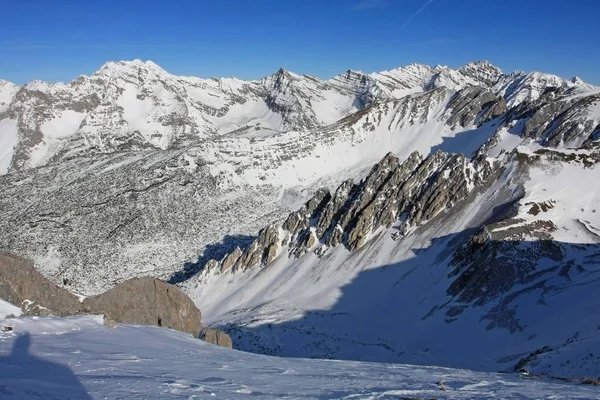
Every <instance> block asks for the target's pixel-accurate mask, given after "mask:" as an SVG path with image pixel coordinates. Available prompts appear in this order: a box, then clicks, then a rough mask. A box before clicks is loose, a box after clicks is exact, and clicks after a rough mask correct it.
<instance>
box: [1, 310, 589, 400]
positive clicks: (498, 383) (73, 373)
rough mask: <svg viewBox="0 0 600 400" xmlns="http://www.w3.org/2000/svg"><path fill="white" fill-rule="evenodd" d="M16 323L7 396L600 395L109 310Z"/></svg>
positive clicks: (7, 355)
mask: <svg viewBox="0 0 600 400" xmlns="http://www.w3.org/2000/svg"><path fill="white" fill-rule="evenodd" d="M0 324H2V325H6V324H7V322H2V323H0ZM10 324H11V326H13V327H14V331H13V332H3V333H0V396H1V397H2V398H6V399H23V400H27V399H39V398H44V399H72V400H76V399H92V398H93V399H124V398H127V399H166V398H188V399H204V398H207V399H208V398H222V399H247V398H250V397H251V398H258V399H403V398H411V399H413V398H417V399H425V398H436V399H480V398H481V399H492V398H501V399H506V398H519V399H556V398H571V399H598V398H600V393H599V392H598V390H597V389H596V388H595V387H593V386H585V385H581V384H578V383H560V382H556V381H550V380H546V379H533V378H531V379H527V378H523V377H519V376H517V375H515V374H491V373H479V372H471V371H468V370H454V369H446V368H439V367H417V366H411V365H399V364H370V363H357V362H347V361H326V360H307V359H285V358H275V357H268V356H261V355H256V354H249V353H243V352H239V351H235V350H229V349H224V348H220V347H217V346H214V345H211V344H207V343H204V342H202V341H200V340H197V339H194V338H192V337H191V336H188V335H185V334H182V333H180V332H177V331H171V330H166V329H161V328H156V327H139V326H130V325H117V327H116V328H108V327H105V326H104V325H102V317H72V318H65V319H56V318H23V319H15V320H11V321H10Z"/></svg>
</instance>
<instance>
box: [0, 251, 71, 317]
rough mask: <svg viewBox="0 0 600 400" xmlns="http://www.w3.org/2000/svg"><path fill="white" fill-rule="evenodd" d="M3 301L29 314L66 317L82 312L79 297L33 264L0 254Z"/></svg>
mask: <svg viewBox="0 0 600 400" xmlns="http://www.w3.org/2000/svg"><path fill="white" fill-rule="evenodd" d="M0 298H2V299H4V300H6V301H8V302H10V303H13V304H16V305H18V306H19V307H21V308H22V310H23V313H24V314H26V315H48V314H53V315H57V316H63V315H71V314H77V313H78V312H79V311H80V310H81V303H80V301H79V299H78V298H77V296H75V295H73V294H72V293H70V292H69V291H67V290H65V289H63V288H61V287H58V286H56V285H55V284H54V283H52V282H51V281H50V280H48V279H47V278H46V277H44V276H43V275H42V274H40V273H39V272H38V271H37V270H36V269H35V268H34V267H33V261H31V260H29V259H27V258H23V257H19V256H17V255H15V254H11V253H8V252H0Z"/></svg>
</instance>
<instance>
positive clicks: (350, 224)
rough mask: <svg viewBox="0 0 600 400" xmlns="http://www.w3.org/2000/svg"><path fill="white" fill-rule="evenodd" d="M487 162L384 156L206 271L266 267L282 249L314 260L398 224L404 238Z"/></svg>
mask: <svg viewBox="0 0 600 400" xmlns="http://www.w3.org/2000/svg"><path fill="white" fill-rule="evenodd" d="M492 170H493V166H492V165H490V163H489V161H488V160H485V159H478V160H474V161H473V162H470V161H468V160H467V159H466V158H465V157H464V156H462V155H450V154H447V153H442V152H437V153H435V154H433V155H431V156H429V157H427V158H426V159H423V158H422V157H421V156H420V155H419V154H418V153H416V152H415V153H413V154H411V156H410V157H409V158H408V159H407V160H406V161H404V162H400V160H399V159H398V157H396V156H394V155H393V154H392V153H388V154H387V155H386V156H385V157H384V158H383V159H382V160H381V161H380V162H379V163H377V164H376V165H375V166H374V167H373V168H372V169H371V172H370V174H369V175H368V176H367V177H366V178H365V179H364V180H363V181H362V182H360V183H358V184H354V183H353V182H352V181H351V180H349V181H346V182H344V183H342V184H341V185H340V186H339V187H338V188H337V190H336V191H335V193H334V194H333V195H332V194H331V193H329V191H328V190H327V189H320V190H318V191H317V192H316V194H315V195H314V196H313V197H312V198H311V199H310V200H309V201H307V202H306V204H304V205H303V206H302V207H301V208H300V209H299V210H298V211H295V212H292V213H291V214H290V215H289V216H288V217H287V219H286V220H285V221H284V222H283V223H282V224H281V225H269V226H267V227H266V228H264V229H263V230H261V231H260V232H259V233H258V236H257V238H256V240H255V241H254V242H253V243H252V244H251V245H250V247H249V248H248V249H246V250H245V251H243V252H242V251H241V250H240V249H239V248H236V249H235V250H234V251H233V252H232V253H230V254H228V255H226V256H225V257H224V258H223V259H222V260H220V261H217V260H211V261H210V262H209V263H207V265H206V270H207V272H211V271H218V272H226V271H232V272H236V271H239V270H246V269H248V268H251V267H254V266H257V265H260V266H269V265H270V264H271V263H272V262H273V261H274V259H275V257H276V256H277V254H278V252H279V250H280V249H282V248H286V249H287V251H288V253H289V256H292V257H296V258H297V257H300V256H302V255H304V254H305V253H306V252H308V251H311V250H314V251H315V253H316V254H318V255H319V256H322V255H324V254H325V253H326V252H327V250H328V249H329V248H332V247H335V246H337V245H338V244H344V246H345V247H346V248H348V250H350V251H355V250H358V249H359V248H361V247H362V246H363V245H364V244H365V243H366V241H367V240H368V239H369V238H370V237H371V234H372V233H373V232H375V231H377V230H378V229H379V228H381V227H385V228H390V227H391V226H392V225H393V224H394V223H396V222H397V221H399V220H400V221H401V223H400V225H399V226H398V230H399V231H400V232H401V233H406V232H407V231H409V230H410V229H414V228H415V227H418V226H419V225H421V224H424V223H426V222H427V221H429V220H430V219H432V218H433V217H435V216H436V215H437V214H439V213H440V212H441V211H443V210H446V209H450V208H451V207H452V206H453V205H454V204H456V203H457V202H459V201H461V200H463V199H464V198H465V197H466V196H467V195H468V194H469V192H470V191H471V190H472V189H473V188H474V187H476V186H479V185H480V184H482V183H483V182H484V181H485V180H486V179H487V178H488V176H490V174H491V173H492Z"/></svg>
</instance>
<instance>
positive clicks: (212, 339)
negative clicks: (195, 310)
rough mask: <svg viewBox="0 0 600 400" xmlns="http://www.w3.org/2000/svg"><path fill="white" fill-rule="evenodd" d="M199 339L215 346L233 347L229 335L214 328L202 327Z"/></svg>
mask: <svg viewBox="0 0 600 400" xmlns="http://www.w3.org/2000/svg"><path fill="white" fill-rule="evenodd" d="M200 339H202V340H204V341H205V342H208V343H212V344H216V345H217V346H221V347H227V348H228V349H232V348H233V343H232V342H231V337H229V335H228V334H226V333H225V332H223V331H220V330H218V329H214V328H204V329H202V331H201V332H200Z"/></svg>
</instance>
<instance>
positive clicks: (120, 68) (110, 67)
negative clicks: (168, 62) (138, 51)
mask: <svg viewBox="0 0 600 400" xmlns="http://www.w3.org/2000/svg"><path fill="white" fill-rule="evenodd" d="M139 69H145V70H148V71H153V72H155V73H159V74H164V73H166V71H165V70H164V69H162V68H161V67H160V66H159V65H158V64H156V63H154V62H152V61H150V60H147V61H142V60H140V59H139V58H136V59H134V60H131V61H127V60H122V61H109V62H107V63H106V64H104V65H103V66H102V67H100V69H99V70H98V71H97V72H95V73H94V75H96V74H110V75H116V74H119V73H126V72H131V70H136V71H137V70H139Z"/></svg>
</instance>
